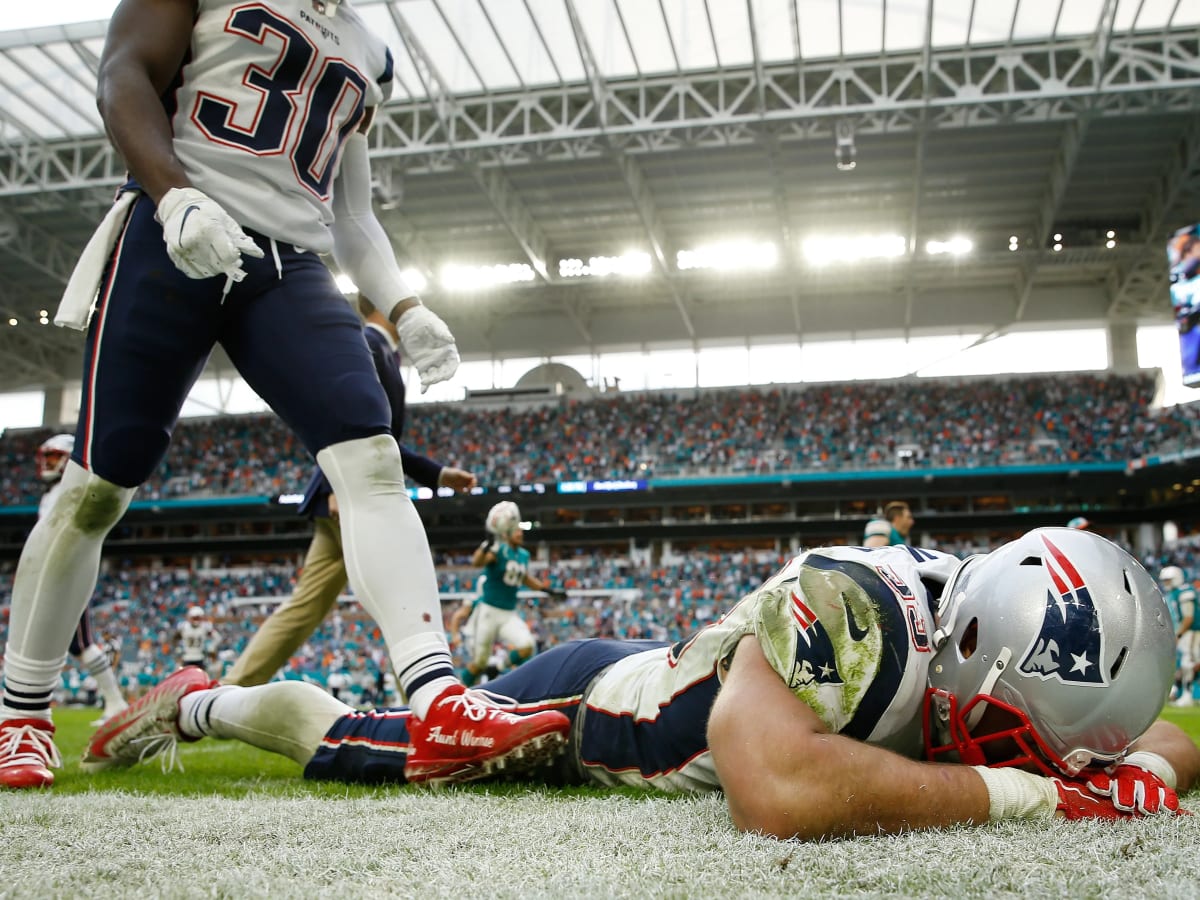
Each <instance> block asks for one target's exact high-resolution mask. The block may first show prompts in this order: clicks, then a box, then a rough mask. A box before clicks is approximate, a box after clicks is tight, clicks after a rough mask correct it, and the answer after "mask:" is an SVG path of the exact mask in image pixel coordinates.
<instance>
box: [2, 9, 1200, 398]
mask: <svg viewBox="0 0 1200 900" xmlns="http://www.w3.org/2000/svg"><path fill="white" fill-rule="evenodd" d="M355 6H356V8H358V9H359V11H360V13H361V14H362V15H363V16H364V17H365V18H366V19H367V20H368V22H369V23H370V25H371V27H372V28H373V29H375V30H376V31H377V33H379V34H380V35H382V36H383V37H384V38H385V39H386V40H387V41H388V43H389V45H390V46H391V48H392V51H393V53H394V55H395V58H396V86H395V91H394V94H393V97H392V99H391V100H390V101H389V102H388V103H387V104H386V105H385V106H384V107H383V108H382V109H381V110H380V113H379V115H378V116H377V117H376V126H375V128H374V130H373V133H372V134H373V137H372V142H373V143H372V156H373V161H374V169H375V176H376V201H377V208H378V210H379V214H380V218H381V220H382V221H383V222H384V224H385V226H386V227H387V228H388V230H389V233H390V235H391V237H392V239H393V241H394V242H395V244H396V247H397V249H398V251H399V253H400V255H401V257H402V258H403V259H406V260H408V262H409V263H410V264H411V265H413V266H414V267H416V268H417V269H419V270H420V271H421V272H422V273H423V274H424V275H425V276H426V277H428V278H430V279H431V286H430V288H429V289H428V291H427V295H428V296H429V298H430V302H431V303H432V304H434V305H435V306H436V307H437V308H438V309H439V311H441V312H443V313H444V314H445V315H446V318H447V319H448V320H449V321H450V323H451V325H452V326H453V327H454V328H455V330H456V332H457V333H458V335H459V338H460V345H461V348H462V349H463V351H464V354H465V355H468V356H470V355H493V356H506V355H509V356H512V355H516V356H537V355H547V354H550V353H571V352H581V351H582V352H587V351H594V350H597V349H602V348H612V347H626V346H636V345H646V344H663V345H667V344H677V345H689V344H690V345H697V344H701V343H716V342H720V341H728V340H730V339H733V340H755V339H761V338H764V337H767V336H773V337H781V338H790V339H797V338H807V337H811V336H815V335H822V334H835V333H837V334H845V333H863V332H872V331H874V332H890V333H906V332H909V331H912V330H921V329H931V328H947V327H951V328H953V327H959V328H963V329H974V330H980V331H986V332H989V333H995V332H996V331H997V330H1003V329H1006V328H1012V327H1019V326H1020V325H1022V324H1023V323H1031V324H1036V323H1038V322H1062V321H1090V322H1097V321H1103V320H1108V321H1118V322H1132V321H1137V320H1144V319H1147V318H1160V319H1163V320H1165V317H1166V316H1167V315H1168V313H1169V309H1168V305H1167V302H1166V293H1165V265H1164V263H1163V243H1164V241H1165V239H1166V237H1167V235H1168V234H1169V233H1170V231H1171V230H1172V229H1173V228H1175V227H1178V226H1179V225H1181V224H1184V223H1185V222H1189V221H1191V220H1194V219H1197V218H1200V203H1198V202H1197V197H1198V190H1197V189H1198V187H1200V117H1198V116H1197V112H1198V111H1200V30H1198V25H1200V5H1198V4H1196V3H1194V2H1192V0H1050V2H1047V3H1042V4H1033V3H1030V2H1028V0H1026V2H1020V0H995V2H986V3H985V2H982V0H911V2H898V0H883V2H868V0H587V2H584V0H374V2H372V0H357V2H356V3H355ZM105 27H106V25H105V23H103V22H93V23H81V24H71V25H61V26H53V27H48V28H40V29H33V30H27V31H15V32H5V33H0V278H2V279H3V281H2V282H0V283H2V285H3V293H2V294H0V307H2V308H3V312H4V313H5V316H6V318H7V317H9V316H11V317H14V318H17V319H18V320H19V321H20V322H21V323H22V327H16V328H12V327H0V335H3V337H2V338H0V341H2V342H3V348H4V352H3V353H2V354H0V378H2V379H3V381H4V383H7V384H12V383H28V382H30V381H31V380H42V379H43V378H44V377H46V376H47V375H48V374H49V373H56V372H62V373H64V374H65V375H66V376H67V377H71V376H73V375H74V371H73V367H74V366H75V365H76V363H77V360H78V355H79V346H78V345H79V340H78V336H77V335H73V334H64V333H61V332H57V330H56V329H53V328H46V329H43V330H42V332H43V333H41V334H38V335H36V336H34V335H29V334H27V332H29V331H38V330H39V326H37V325H36V324H35V322H36V319H37V317H38V314H39V313H40V311H41V310H43V309H48V308H50V307H52V305H53V304H54V303H55V302H56V300H57V295H58V293H59V291H60V290H61V287H62V285H63V284H64V283H65V281H66V278H67V276H68V275H69V272H70V269H71V266H72V264H73V261H74V258H75V256H76V254H77V253H78V251H79V249H80V248H81V247H82V245H83V243H84V242H85V241H86V238H87V236H88V234H89V233H90V230H91V229H92V228H93V227H94V225H95V224H96V222H98V220H99V218H100V217H101V215H102V214H103V211H104V209H105V207H106V206H107V204H108V203H109V202H110V199H111V195H112V190H113V188H114V187H115V186H116V185H118V184H119V183H120V182H121V180H122V178H123V167H122V164H121V161H120V159H119V158H118V157H117V156H116V155H115V154H114V152H113V151H112V149H111V147H110V146H109V144H108V142H107V140H106V138H105V136H104V132H103V126H102V123H101V121H100V119H99V116H98V114H97V113H96V110H95V104H94V101H93V95H94V90H95V80H96V71H97V65H98V60H99V56H100V53H101V50H102V46H103V39H104V33H105ZM835 133H837V134H846V135H850V136H851V139H852V140H853V142H854V143H855V145H856V150H857V162H858V165H857V167H856V168H855V169H854V170H853V171H848V172H839V171H837V170H836V169H835V167H834V153H833V150H834V146H835ZM1108 230H1113V231H1115V232H1116V236H1117V240H1116V241H1115V242H1114V246H1111V247H1108V246H1105V245H1104V240H1103V238H1102V237H1100V235H1101V234H1104V235H1106V234H1107V231H1108ZM824 232H829V233H842V234H865V233H877V232H894V233H896V234H899V235H901V236H902V237H903V239H904V241H905V244H906V246H907V249H908V252H907V253H906V254H904V255H903V256H902V258H900V259H897V260H890V261H887V262H885V263H877V264H873V265H871V266H869V267H868V266H858V267H848V266H843V267H834V268H824V269H821V270H815V269H813V268H812V267H811V265H809V264H806V262H805V260H804V259H803V258H802V255H801V253H800V247H799V242H800V240H801V238H802V237H803V236H805V235H810V234H813V233H824ZM955 232H961V233H965V234H969V235H970V236H971V238H972V240H973V241H974V244H975V248H976V249H975V252H973V253H972V254H971V255H970V256H969V257H966V258H965V259H963V260H951V259H944V258H933V257H929V256H927V255H926V254H924V253H923V252H922V247H924V245H925V242H926V241H928V240H931V239H939V240H941V239H944V238H945V237H947V236H949V235H950V234H951V233H955ZM1064 232H1065V236H1064V239H1063V240H1061V241H1054V240H1053V236H1054V235H1055V234H1058V233H1064ZM730 235H732V236H740V237H753V238H755V239H759V240H766V241H772V242H774V243H775V244H776V245H777V246H778V247H779V251H780V261H779V265H778V266H777V267H776V268H775V269H773V270H771V271H770V272H756V273H751V274H740V273H739V274H734V273H724V272H723V273H713V272H698V273H697V272H684V271H681V270H680V269H679V268H678V267H677V265H676V259H675V253H676V252H677V251H679V250H681V249H687V248H690V247H695V246H698V245H703V244H705V243H711V242H713V241H715V240H720V239H722V238H725V237H728V236H730ZM1010 236H1011V237H1014V238H1016V239H1017V249H1016V250H1009V248H1008V241H1009V237H1010ZM1053 243H1062V244H1063V245H1064V246H1063V247H1062V249H1061V250H1059V251H1055V250H1053V249H1052V244H1053ZM628 248H634V249H637V250H639V251H641V252H644V253H645V254H647V255H648V257H649V260H650V271H649V273H648V274H647V275H646V276H645V277H644V278H642V279H640V280H637V281H632V280H628V279H620V278H607V279H603V278H586V279H584V278H577V279H576V278H568V277H564V276H563V275H561V274H560V272H559V268H558V261H559V260H560V259H564V258H575V257H578V258H582V259H587V258H589V257H590V256H597V255H617V254H619V253H621V252H624V251H625V250H626V249H628ZM448 262H458V263H462V264H466V263H471V264H478V265H496V264H506V263H524V264H526V265H528V266H529V267H530V268H531V269H532V272H533V278H532V280H530V281H526V282H521V283H515V284H507V285H502V286H498V287H495V288H492V289H491V290H489V291H486V292H483V293H475V294H466V293H461V292H456V291H451V290H449V289H447V288H445V287H442V286H439V284H438V282H437V274H438V272H439V271H440V269H441V267H442V266H443V265H445V264H447V263H448ZM26 323H28V324H29V325H31V326H32V327H30V328H25V327H24V325H25V324H26ZM0 324H2V323H0ZM18 332H20V333H21V334H22V336H21V337H19V338H18V337H16V336H15V335H17V333H18Z"/></svg>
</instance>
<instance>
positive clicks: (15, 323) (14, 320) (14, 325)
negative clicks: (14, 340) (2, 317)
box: [8, 318, 17, 328]
mask: <svg viewBox="0 0 1200 900" xmlns="http://www.w3.org/2000/svg"><path fill="white" fill-rule="evenodd" d="M8 324H9V325H11V326H12V327H13V328H16V327H17V320H16V319H15V318H12V319H9V320H8Z"/></svg>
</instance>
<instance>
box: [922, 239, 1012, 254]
mask: <svg viewBox="0 0 1200 900" xmlns="http://www.w3.org/2000/svg"><path fill="white" fill-rule="evenodd" d="M1009 246H1010V247H1011V246H1012V245H1011V244H1010V245H1009ZM973 249H975V243H974V242H973V241H972V240H971V239H970V238H965V237H963V236H962V235H955V236H954V237H952V238H950V239H949V240H945V241H926V242H925V252H926V253H928V254H929V255H930V256H946V255H949V256H965V255H966V254H968V253H970V252H971V251H972V250H973Z"/></svg>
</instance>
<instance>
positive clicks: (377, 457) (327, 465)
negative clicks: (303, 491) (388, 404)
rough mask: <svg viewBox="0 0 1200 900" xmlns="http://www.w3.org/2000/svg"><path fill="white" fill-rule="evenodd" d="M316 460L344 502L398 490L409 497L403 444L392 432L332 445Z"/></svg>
mask: <svg viewBox="0 0 1200 900" xmlns="http://www.w3.org/2000/svg"><path fill="white" fill-rule="evenodd" d="M317 463H318V464H319V465H320V466H321V469H322V471H324V472H325V474H326V475H327V476H328V478H329V482H330V484H331V485H333V490H334V493H335V494H337V495H338V497H340V498H343V499H342V502H345V501H350V502H353V501H354V500H355V499H358V498H360V497H364V496H371V495H375V494H391V493H396V492H399V494H400V495H401V496H403V497H407V496H408V494H407V492H406V491H405V490H404V466H403V465H402V464H401V462H400V447H399V445H398V444H397V443H396V439H395V438H394V437H392V436H391V435H390V434H376V435H372V436H371V437H364V438H356V439H354V440H352V441H343V442H341V443H339V444H330V445H329V446H328V447H326V448H325V449H324V450H322V451H321V452H320V453H318V454H317Z"/></svg>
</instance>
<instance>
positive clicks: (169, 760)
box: [129, 731, 184, 775]
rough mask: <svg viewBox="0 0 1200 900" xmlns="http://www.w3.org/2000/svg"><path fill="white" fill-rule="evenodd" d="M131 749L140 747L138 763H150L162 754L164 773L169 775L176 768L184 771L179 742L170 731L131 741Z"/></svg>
mask: <svg viewBox="0 0 1200 900" xmlns="http://www.w3.org/2000/svg"><path fill="white" fill-rule="evenodd" d="M129 745H130V746H131V747H140V748H141V750H140V752H139V753H138V758H137V761H138V762H139V763H144V762H149V761H150V760H152V759H154V757H156V756H159V755H160V754H161V763H162V772H163V774H164V775H168V774H170V773H171V772H173V771H174V770H175V769H176V768H178V769H179V771H180V772H182V771H184V768H183V760H181V759H180V758H179V741H178V740H176V738H175V735H173V734H171V733H170V732H168V731H164V732H161V733H160V734H147V735H143V736H142V737H138V738H133V739H132V740H130V742H129Z"/></svg>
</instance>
